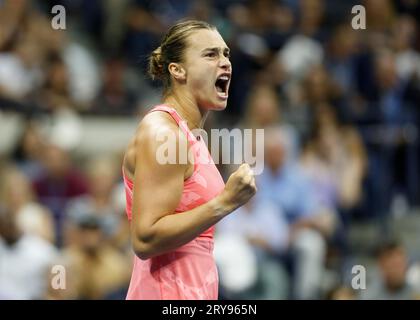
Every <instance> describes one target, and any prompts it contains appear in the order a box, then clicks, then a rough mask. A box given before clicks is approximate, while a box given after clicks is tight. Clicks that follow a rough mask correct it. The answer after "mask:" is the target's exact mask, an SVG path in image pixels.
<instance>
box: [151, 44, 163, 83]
mask: <svg viewBox="0 0 420 320" xmlns="http://www.w3.org/2000/svg"><path fill="white" fill-rule="evenodd" d="M149 74H150V76H151V77H152V79H161V78H162V75H163V59H162V48H161V47H158V48H157V49H155V50H154V51H153V52H152V54H151V56H150V59H149Z"/></svg>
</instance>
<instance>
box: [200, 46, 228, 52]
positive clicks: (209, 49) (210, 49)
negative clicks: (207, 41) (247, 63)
mask: <svg viewBox="0 0 420 320" xmlns="http://www.w3.org/2000/svg"><path fill="white" fill-rule="evenodd" d="M219 50H220V48H219V47H213V48H205V49H203V50H202V51H201V52H205V51H219ZM222 51H223V52H227V53H230V49H229V48H228V47H224V48H222Z"/></svg>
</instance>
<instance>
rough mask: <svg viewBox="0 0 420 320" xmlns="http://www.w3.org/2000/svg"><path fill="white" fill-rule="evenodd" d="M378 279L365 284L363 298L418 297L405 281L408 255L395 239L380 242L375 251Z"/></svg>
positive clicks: (395, 298) (393, 298) (409, 298)
mask: <svg viewBox="0 0 420 320" xmlns="http://www.w3.org/2000/svg"><path fill="white" fill-rule="evenodd" d="M377 263H378V267H379V271H380V277H379V279H376V280H374V281H373V283H370V284H368V285H367V290H366V292H362V296H361V299H363V300H367V299H369V300H373V299H375V300H376V299H379V300H401V299H402V300H412V299H414V298H416V297H418V295H419V293H418V292H416V291H415V288H413V287H412V286H411V285H410V284H409V283H408V282H407V268H408V257H407V252H406V250H405V248H404V246H403V245H402V244H401V243H400V242H399V241H397V240H388V241H386V242H384V243H382V244H381V245H380V246H379V248H378V251H377Z"/></svg>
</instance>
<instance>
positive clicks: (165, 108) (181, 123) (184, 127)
mask: <svg viewBox="0 0 420 320" xmlns="http://www.w3.org/2000/svg"><path fill="white" fill-rule="evenodd" d="M154 111H163V112H167V113H169V114H170V115H171V116H172V118H173V119H174V120H175V121H176V123H177V124H178V126H179V127H180V128H181V130H182V131H183V132H184V133H185V135H186V136H187V139H188V141H189V142H190V143H191V144H194V143H196V142H197V140H196V138H195V136H194V135H193V134H192V132H191V130H190V129H189V128H188V125H187V121H186V120H184V119H182V118H181V116H180V115H179V114H178V112H176V110H175V109H174V108H171V107H168V106H166V105H158V106H156V107H154V108H153V109H152V110H150V111H149V112H148V113H150V112H154Z"/></svg>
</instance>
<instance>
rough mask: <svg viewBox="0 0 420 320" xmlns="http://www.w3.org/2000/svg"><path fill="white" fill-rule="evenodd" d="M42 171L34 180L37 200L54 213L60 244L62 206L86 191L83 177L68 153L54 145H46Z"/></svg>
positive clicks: (58, 243) (57, 240) (62, 216)
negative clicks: (43, 169)
mask: <svg viewBox="0 0 420 320" xmlns="http://www.w3.org/2000/svg"><path fill="white" fill-rule="evenodd" d="M43 165H44V167H45V171H44V173H43V174H42V175H41V176H40V177H39V178H38V179H37V180H36V181H35V182H34V188H35V191H36V194H37V196H38V198H39V201H40V202H41V203H42V204H44V205H45V206H47V207H48V208H49V209H50V210H51V211H52V213H53V215H54V224H55V231H56V244H57V245H58V246H61V242H62V227H63V226H62V223H63V221H64V220H63V219H64V208H65V206H66V205H67V203H68V201H69V200H71V199H72V198H74V197H77V196H80V195H82V194H85V193H86V192H87V184H86V179H85V177H84V176H83V175H82V174H81V173H80V172H79V170H77V169H76V168H75V166H74V165H73V163H72V161H71V158H70V155H69V154H68V153H67V152H66V151H65V150H63V149H61V148H60V147H58V146H56V145H52V144H50V145H47V146H46V148H45V152H44V155H43Z"/></svg>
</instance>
